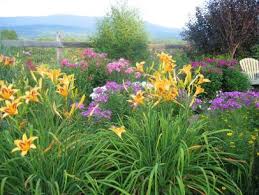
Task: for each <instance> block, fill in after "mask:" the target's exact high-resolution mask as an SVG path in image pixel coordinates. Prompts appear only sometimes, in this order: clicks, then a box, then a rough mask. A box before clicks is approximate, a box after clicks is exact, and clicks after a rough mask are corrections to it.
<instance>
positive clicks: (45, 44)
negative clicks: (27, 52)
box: [0, 40, 90, 48]
mask: <svg viewBox="0 0 259 195" xmlns="http://www.w3.org/2000/svg"><path fill="white" fill-rule="evenodd" d="M0 44H1V45H2V46H4V47H24V48H25V47H40V48H66V47H67V48H86V47H90V44H89V43H87V42H63V41H23V40H2V41H0Z"/></svg>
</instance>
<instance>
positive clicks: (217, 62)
mask: <svg viewBox="0 0 259 195" xmlns="http://www.w3.org/2000/svg"><path fill="white" fill-rule="evenodd" d="M237 64H238V61H237V60H222V59H213V58H205V59H204V60H202V61H195V62H191V65H192V67H195V68H196V67H199V66H201V67H207V66H209V65H213V66H216V67H228V68H233V67H234V66H236V65H237Z"/></svg>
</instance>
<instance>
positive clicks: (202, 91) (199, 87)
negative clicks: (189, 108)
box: [194, 85, 204, 96]
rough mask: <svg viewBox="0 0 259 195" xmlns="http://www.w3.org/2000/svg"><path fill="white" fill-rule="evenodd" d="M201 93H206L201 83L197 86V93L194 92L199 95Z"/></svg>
mask: <svg viewBox="0 0 259 195" xmlns="http://www.w3.org/2000/svg"><path fill="white" fill-rule="evenodd" d="M201 93H204V89H203V88H202V87H201V86H200V85H198V86H197V87H196V91H195V93H194V96H197V95H199V94H201Z"/></svg>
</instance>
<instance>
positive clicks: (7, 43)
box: [0, 33, 186, 63]
mask: <svg viewBox="0 0 259 195" xmlns="http://www.w3.org/2000/svg"><path fill="white" fill-rule="evenodd" d="M0 45H2V46H3V47H7V48H9V47H18V48H27V47H37V48H56V53H57V55H56V56H57V62H58V63H59V62H60V61H61V59H62V57H63V48H88V47H91V45H90V43H89V42H64V41H62V38H61V34H60V33H57V36H56V41H28V40H0ZM148 46H149V49H150V50H166V49H184V48H186V45H174V44H149V45H148Z"/></svg>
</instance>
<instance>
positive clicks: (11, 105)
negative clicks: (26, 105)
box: [0, 99, 22, 118]
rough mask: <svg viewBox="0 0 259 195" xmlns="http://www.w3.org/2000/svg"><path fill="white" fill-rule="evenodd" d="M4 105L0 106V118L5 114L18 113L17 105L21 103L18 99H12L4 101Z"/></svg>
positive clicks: (5, 115)
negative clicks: (1, 113)
mask: <svg viewBox="0 0 259 195" xmlns="http://www.w3.org/2000/svg"><path fill="white" fill-rule="evenodd" d="M5 103H6V106H5V107H2V108H0V111H1V112H3V113H4V114H3V116H2V118H5V117H7V116H14V115H17V114H18V106H19V105H21V104H22V103H21V102H20V99H16V100H13V101H6V102H5Z"/></svg>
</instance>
